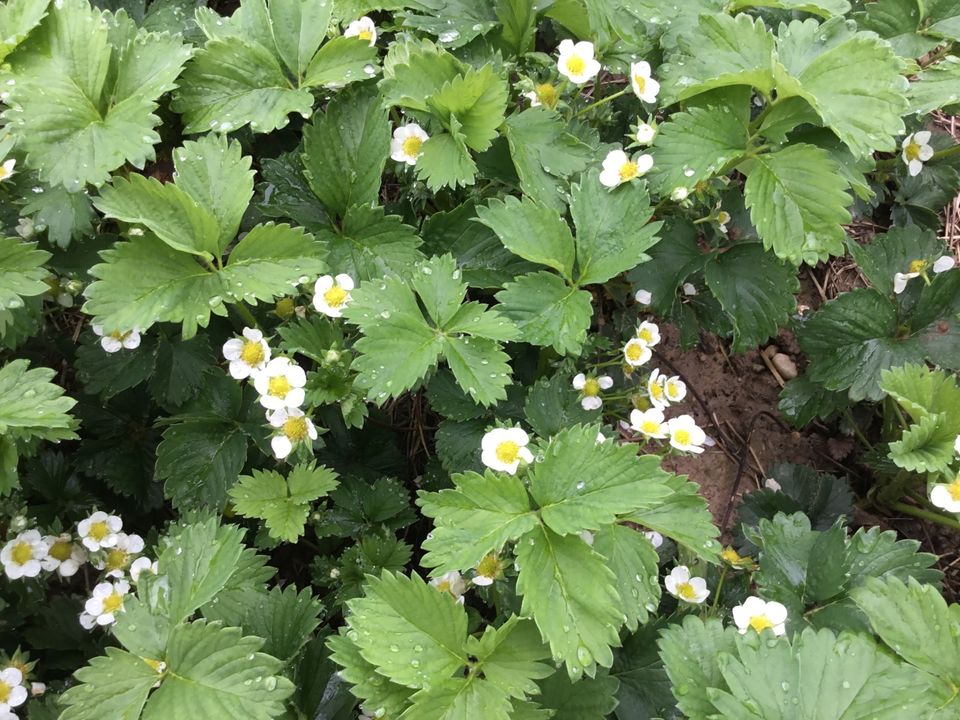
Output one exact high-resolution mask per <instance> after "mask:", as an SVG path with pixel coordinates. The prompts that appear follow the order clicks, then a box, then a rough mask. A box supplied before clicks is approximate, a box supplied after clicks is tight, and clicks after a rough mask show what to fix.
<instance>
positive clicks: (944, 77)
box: [907, 55, 960, 115]
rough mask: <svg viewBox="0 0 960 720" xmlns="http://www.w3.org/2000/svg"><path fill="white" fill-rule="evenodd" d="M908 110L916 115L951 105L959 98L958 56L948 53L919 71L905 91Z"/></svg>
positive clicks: (959, 60) (959, 68)
mask: <svg viewBox="0 0 960 720" xmlns="http://www.w3.org/2000/svg"><path fill="white" fill-rule="evenodd" d="M907 98H908V100H909V102H910V108H909V112H911V113H916V114H918V115H926V114H927V113H929V112H931V111H933V110H938V109H940V108H942V107H946V106H948V105H953V104H955V103H957V102H958V100H960V58H956V57H954V56H953V55H948V56H947V57H945V58H944V59H943V60H942V61H940V62H938V63H937V64H936V65H931V66H929V67H927V68H925V69H923V70H921V71H920V72H919V73H917V79H916V80H914V81H913V82H911V83H910V90H909V91H908V93H907Z"/></svg>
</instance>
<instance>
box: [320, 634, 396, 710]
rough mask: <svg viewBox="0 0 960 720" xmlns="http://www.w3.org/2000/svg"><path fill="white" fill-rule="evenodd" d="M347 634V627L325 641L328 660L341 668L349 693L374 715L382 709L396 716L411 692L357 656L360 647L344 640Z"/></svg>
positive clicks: (359, 655) (346, 639)
mask: <svg viewBox="0 0 960 720" xmlns="http://www.w3.org/2000/svg"><path fill="white" fill-rule="evenodd" d="M348 632H350V631H349V630H347V627H346V626H344V627H342V628H341V629H340V634H339V635H331V636H330V637H329V638H328V639H327V647H328V648H329V649H330V659H331V660H332V661H333V662H335V663H337V665H339V666H340V667H341V668H342V669H341V670H340V674H341V676H342V677H343V679H344V680H346V681H347V682H349V683H350V684H351V688H350V692H352V693H353V694H354V695H356V696H357V697H359V698H360V699H361V700H363V701H364V705H365V706H367V707H369V708H371V709H372V710H374V711H375V712H377V711H380V710H381V709H382V710H383V712H385V713H388V712H389V713H393V714H394V715H397V716H399V714H400V713H401V712H403V710H404V709H405V708H406V707H407V705H408V702H409V698H410V695H412V694H413V692H414V691H413V690H412V689H411V688H408V687H404V686H403V685H399V684H397V683H394V682H391V681H390V680H388V679H386V678H384V677H383V676H382V675H380V674H379V673H377V668H376V666H375V665H373V664H372V663H370V662H368V661H367V660H366V659H365V658H364V657H363V655H361V654H360V648H358V647H357V646H356V644H355V643H354V642H353V641H352V640H350V639H349V638H348V637H347V633H348ZM398 647H399V646H398Z"/></svg>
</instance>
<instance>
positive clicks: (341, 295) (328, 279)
mask: <svg viewBox="0 0 960 720" xmlns="http://www.w3.org/2000/svg"><path fill="white" fill-rule="evenodd" d="M351 290H353V278H352V277H350V276H349V275H347V274H346V273H340V274H339V275H337V276H336V277H333V276H332V275H324V276H322V277H321V278H320V279H319V280H317V283H316V285H314V286H313V306H314V307H315V308H316V309H317V311H318V312H322V313H323V314H324V315H327V316H329V317H340V316H341V315H343V309H344V308H345V307H346V306H347V305H349V304H350V291H351Z"/></svg>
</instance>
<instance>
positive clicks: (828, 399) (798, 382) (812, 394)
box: [777, 374, 850, 428]
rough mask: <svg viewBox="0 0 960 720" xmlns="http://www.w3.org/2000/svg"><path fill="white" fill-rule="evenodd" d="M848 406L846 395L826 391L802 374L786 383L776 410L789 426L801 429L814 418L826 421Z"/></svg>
mask: <svg viewBox="0 0 960 720" xmlns="http://www.w3.org/2000/svg"><path fill="white" fill-rule="evenodd" d="M849 404H850V401H849V400H848V399H847V395H846V393H839V392H834V391H833V390H827V389H826V388H825V387H823V385H820V384H819V383H816V382H814V381H813V380H811V379H810V376H809V375H807V374H804V375H801V376H800V377H796V378H793V379H792V380H788V381H787V384H786V385H785V386H784V388H783V390H782V391H781V392H780V402H779V403H778V404H777V409H778V410H780V414H781V415H783V417H784V418H786V419H787V421H788V422H789V423H790V424H791V425H793V426H794V427H796V428H802V427H806V425H808V424H809V423H810V422H812V421H813V419H814V418H823V419H827V418H829V417H830V416H832V415H833V414H834V413H836V412H839V411H841V410H843V409H844V408H846V407H847V406H848V405H849Z"/></svg>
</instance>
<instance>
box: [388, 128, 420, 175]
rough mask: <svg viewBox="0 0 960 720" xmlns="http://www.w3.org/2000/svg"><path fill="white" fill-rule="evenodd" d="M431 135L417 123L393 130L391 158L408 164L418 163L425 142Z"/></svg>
mask: <svg viewBox="0 0 960 720" xmlns="http://www.w3.org/2000/svg"><path fill="white" fill-rule="evenodd" d="M429 139H430V136H429V135H427V133H426V132H425V131H424V129H423V128H422V127H420V126H419V125H417V124H416V123H407V124H406V125H403V126H401V127H398V128H397V129H396V130H394V131H393V140H391V141H390V158H391V159H392V160H396V161H397V162H405V163H406V164H407V165H416V164H417V159H418V158H419V157H420V153H421V152H422V148H423V144H424V143H425V142H426V141H427V140H429Z"/></svg>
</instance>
